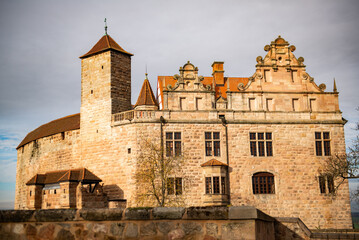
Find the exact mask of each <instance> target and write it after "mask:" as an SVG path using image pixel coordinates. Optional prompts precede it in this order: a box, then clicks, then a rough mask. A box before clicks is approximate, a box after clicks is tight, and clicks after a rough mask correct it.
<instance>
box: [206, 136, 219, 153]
mask: <svg viewBox="0 0 359 240" xmlns="http://www.w3.org/2000/svg"><path fill="white" fill-rule="evenodd" d="M219 137H220V135H219V132H205V133H204V138H205V140H206V142H205V145H206V146H205V147H206V156H216V157H218V156H220V155H221V141H220V138H219Z"/></svg>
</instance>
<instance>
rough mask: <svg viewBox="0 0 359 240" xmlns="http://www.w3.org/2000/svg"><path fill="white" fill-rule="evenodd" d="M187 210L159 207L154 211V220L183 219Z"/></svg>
mask: <svg viewBox="0 0 359 240" xmlns="http://www.w3.org/2000/svg"><path fill="white" fill-rule="evenodd" d="M185 211H186V209H185V208H183V207H157V208H154V209H153V210H152V215H153V218H154V219H182V217H183V214H184V213H185Z"/></svg>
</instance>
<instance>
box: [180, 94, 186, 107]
mask: <svg viewBox="0 0 359 240" xmlns="http://www.w3.org/2000/svg"><path fill="white" fill-rule="evenodd" d="M179 100H180V101H179V108H180V110H185V100H186V98H184V97H180V99H179Z"/></svg>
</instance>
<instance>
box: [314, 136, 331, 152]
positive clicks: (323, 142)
mask: <svg viewBox="0 0 359 240" xmlns="http://www.w3.org/2000/svg"><path fill="white" fill-rule="evenodd" d="M315 152H316V155H317V156H323V153H324V156H330V134H329V132H315Z"/></svg>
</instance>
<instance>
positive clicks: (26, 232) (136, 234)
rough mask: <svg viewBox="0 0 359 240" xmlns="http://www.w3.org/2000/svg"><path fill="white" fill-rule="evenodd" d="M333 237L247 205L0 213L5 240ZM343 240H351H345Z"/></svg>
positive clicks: (0, 230) (295, 219) (295, 220)
mask: <svg viewBox="0 0 359 240" xmlns="http://www.w3.org/2000/svg"><path fill="white" fill-rule="evenodd" d="M338 234H339V235H340V239H355V237H357V239H359V235H353V234H349V233H345V234H344V233H342V234H340V233H336V235H335V236H339V235H338ZM329 235H330V236H331V235H333V234H331V233H318V232H317V233H315V234H313V233H311V231H310V230H309V229H308V228H307V227H306V226H305V225H304V224H303V222H301V221H300V219H298V218H277V219H274V218H272V217H270V216H268V215H266V214H264V213H263V212H261V211H260V210H258V209H256V208H254V207H246V206H242V207H190V208H127V209H80V210H75V209H56V210H3V211H0V239H2V240H4V239H56V240H61V239H66V240H71V239H173V240H174V239H206V240H212V239H213V240H214V239H229V240H231V239H260V240H266V239H268V240H274V239H327V237H328V236H329ZM344 235H345V237H347V238H343V236H344ZM330 236H329V237H330ZM333 236H334V235H333ZM311 237H314V238H311ZM319 237H323V238H319ZM324 237H325V238H324ZM350 237H351V238H350ZM329 239H333V238H329ZM337 239H339V238H337Z"/></svg>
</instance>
